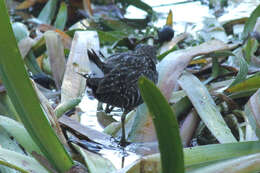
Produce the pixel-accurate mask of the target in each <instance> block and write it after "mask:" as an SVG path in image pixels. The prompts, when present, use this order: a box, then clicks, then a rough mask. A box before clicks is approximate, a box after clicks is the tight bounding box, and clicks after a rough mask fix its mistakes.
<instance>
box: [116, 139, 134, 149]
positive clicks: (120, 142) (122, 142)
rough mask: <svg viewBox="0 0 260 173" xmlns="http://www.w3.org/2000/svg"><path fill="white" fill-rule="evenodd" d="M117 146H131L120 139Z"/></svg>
mask: <svg viewBox="0 0 260 173" xmlns="http://www.w3.org/2000/svg"><path fill="white" fill-rule="evenodd" d="M118 144H119V146H121V147H126V146H127V145H129V144H131V142H128V141H127V140H126V139H125V138H124V139H123V138H121V139H120V141H119V142H118Z"/></svg>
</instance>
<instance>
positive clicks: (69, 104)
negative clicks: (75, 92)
mask: <svg viewBox="0 0 260 173" xmlns="http://www.w3.org/2000/svg"><path fill="white" fill-rule="evenodd" d="M80 101H81V98H76V99H71V100H68V101H66V102H63V103H61V104H59V105H58V106H57V107H56V108H55V115H56V116H57V118H59V117H61V116H62V115H63V114H64V113H65V112H67V111H68V110H70V109H72V108H74V107H75V106H77V105H78V104H79V103H80Z"/></svg>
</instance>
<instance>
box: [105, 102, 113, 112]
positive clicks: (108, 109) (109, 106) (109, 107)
mask: <svg viewBox="0 0 260 173" xmlns="http://www.w3.org/2000/svg"><path fill="white" fill-rule="evenodd" d="M113 109H114V106H111V105H109V104H107V105H106V109H105V112H106V113H107V114H109V113H111V112H112V110H113Z"/></svg>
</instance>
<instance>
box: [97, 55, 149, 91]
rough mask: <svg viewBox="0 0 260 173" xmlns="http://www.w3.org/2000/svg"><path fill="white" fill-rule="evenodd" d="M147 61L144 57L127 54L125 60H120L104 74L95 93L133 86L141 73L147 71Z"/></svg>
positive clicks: (121, 89) (120, 89)
mask: <svg viewBox="0 0 260 173" xmlns="http://www.w3.org/2000/svg"><path fill="white" fill-rule="evenodd" d="M147 69H148V63H147V62H146V61H145V59H144V58H140V57H136V56H132V57H131V56H129V58H128V59H126V60H125V61H122V62H120V63H119V64H117V65H116V66H115V68H113V70H111V71H110V72H109V73H108V74H106V75H105V76H104V79H102V80H101V81H100V83H99V86H98V89H97V93H109V92H117V93H120V92H122V91H124V90H126V89H127V88H129V87H132V86H135V85H136V84H137V80H138V78H139V77H140V76H141V75H145V74H146V73H149V72H148V71H147Z"/></svg>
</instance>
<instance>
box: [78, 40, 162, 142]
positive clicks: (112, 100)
mask: <svg viewBox="0 0 260 173" xmlns="http://www.w3.org/2000/svg"><path fill="white" fill-rule="evenodd" d="M99 54H100V55H98V54H97V53H96V52H95V51H94V50H88V57H89V60H90V62H91V63H93V64H95V65H96V66H97V67H98V68H99V69H100V71H101V72H102V73H103V74H102V75H99V76H95V74H93V75H91V74H84V75H82V76H83V77H84V78H86V86H87V87H88V88H90V89H91V92H92V95H93V96H94V98H96V99H97V100H98V101H100V102H103V103H107V105H109V106H111V107H112V108H113V107H119V108H121V109H122V112H123V113H122V115H121V125H122V136H121V139H120V142H119V144H120V145H121V146H124V145H126V144H127V143H128V142H127V141H126V136H125V117H126V115H127V114H128V113H129V112H130V111H132V110H133V109H135V108H136V107H137V106H138V105H140V104H142V103H143V99H142V96H141V94H140V91H139V88H138V79H139V78H140V77H141V76H144V77H146V78H148V79H149V80H151V81H153V82H154V83H155V84H156V83H157V82H158V72H157V70H156V64H157V57H156V48H155V47H154V46H151V45H147V44H138V45H137V46H136V47H135V49H134V50H132V51H131V50H130V51H127V52H123V53H115V54H113V55H111V56H110V57H108V58H106V60H105V61H102V60H101V57H104V56H103V55H102V53H99Z"/></svg>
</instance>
